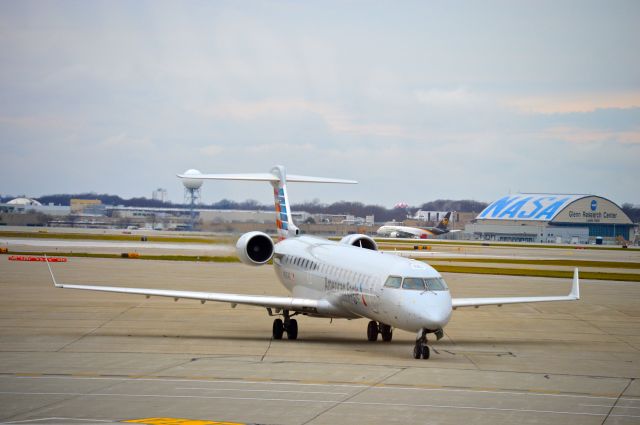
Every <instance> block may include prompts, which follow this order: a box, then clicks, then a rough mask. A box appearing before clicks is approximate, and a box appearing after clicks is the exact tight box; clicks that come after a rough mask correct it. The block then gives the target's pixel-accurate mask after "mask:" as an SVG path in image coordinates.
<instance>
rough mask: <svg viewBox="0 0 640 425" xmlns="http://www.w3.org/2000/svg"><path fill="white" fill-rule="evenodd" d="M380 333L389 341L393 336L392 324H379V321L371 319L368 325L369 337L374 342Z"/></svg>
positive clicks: (384, 339) (383, 338)
mask: <svg viewBox="0 0 640 425" xmlns="http://www.w3.org/2000/svg"><path fill="white" fill-rule="evenodd" d="M378 334H380V335H382V340H383V341H385V342H389V341H391V339H392V338H393V330H392V329H391V326H389V325H385V324H384V323H380V324H378V322H374V321H373V320H372V321H370V322H369V325H368V326H367V339H368V340H369V341H372V342H373V341H377V340H378Z"/></svg>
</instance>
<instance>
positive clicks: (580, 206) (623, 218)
mask: <svg viewBox="0 0 640 425" xmlns="http://www.w3.org/2000/svg"><path fill="white" fill-rule="evenodd" d="M633 228H634V224H633V223H632V222H631V220H630V219H629V217H628V216H627V215H626V214H625V213H624V212H623V211H622V209H621V208H620V207H619V206H618V205H616V204H615V203H614V202H611V201H610V200H608V199H606V198H603V197H601V196H596V195H575V194H541V193H520V194H517V195H508V196H505V197H503V198H500V199H498V200H497V201H495V202H493V203H491V204H490V205H489V206H488V207H487V208H485V209H484V210H483V211H482V212H481V213H480V214H478V216H477V217H476V218H475V220H473V221H472V223H470V224H468V225H467V226H466V227H465V232H466V233H471V234H473V237H474V239H481V240H495V241H508V242H541V243H589V242H590V241H594V240H596V238H598V237H601V238H611V239H615V238H617V237H622V238H624V239H625V240H630V238H631V231H632V229H633Z"/></svg>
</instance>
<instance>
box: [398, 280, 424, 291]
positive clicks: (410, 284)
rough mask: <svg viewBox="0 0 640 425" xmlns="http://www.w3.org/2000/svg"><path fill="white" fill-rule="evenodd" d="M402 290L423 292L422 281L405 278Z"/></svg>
mask: <svg viewBox="0 0 640 425" xmlns="http://www.w3.org/2000/svg"><path fill="white" fill-rule="evenodd" d="M402 289H413V290H424V289H425V288H424V280H423V279H422V278H420V277H405V278H404V282H402Z"/></svg>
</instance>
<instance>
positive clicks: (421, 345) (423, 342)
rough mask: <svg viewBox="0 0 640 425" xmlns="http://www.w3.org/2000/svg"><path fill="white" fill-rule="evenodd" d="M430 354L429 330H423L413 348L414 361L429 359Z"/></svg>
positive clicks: (419, 332) (420, 331)
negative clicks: (428, 343)
mask: <svg viewBox="0 0 640 425" xmlns="http://www.w3.org/2000/svg"><path fill="white" fill-rule="evenodd" d="M429 354H430V350H429V346H428V345H427V330H426V329H424V328H422V329H420V330H419V331H418V336H417V338H416V345H415V346H414V347H413V358H414V359H419V358H421V357H422V358H423V359H428V358H429Z"/></svg>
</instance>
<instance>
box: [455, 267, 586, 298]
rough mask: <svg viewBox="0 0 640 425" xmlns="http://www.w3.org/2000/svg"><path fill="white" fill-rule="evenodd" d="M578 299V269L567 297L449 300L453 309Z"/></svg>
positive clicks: (574, 273) (575, 271)
mask: <svg viewBox="0 0 640 425" xmlns="http://www.w3.org/2000/svg"><path fill="white" fill-rule="evenodd" d="M579 299H580V277H579V276H578V269H577V268H576V269H574V271H573V284H572V286H571V292H570V293H569V295H564V296H554V297H505V298H454V299H452V300H451V304H452V307H453V308H458V307H480V306H484V305H498V306H500V305H502V304H522V303H539V302H548V301H576V300H579Z"/></svg>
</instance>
